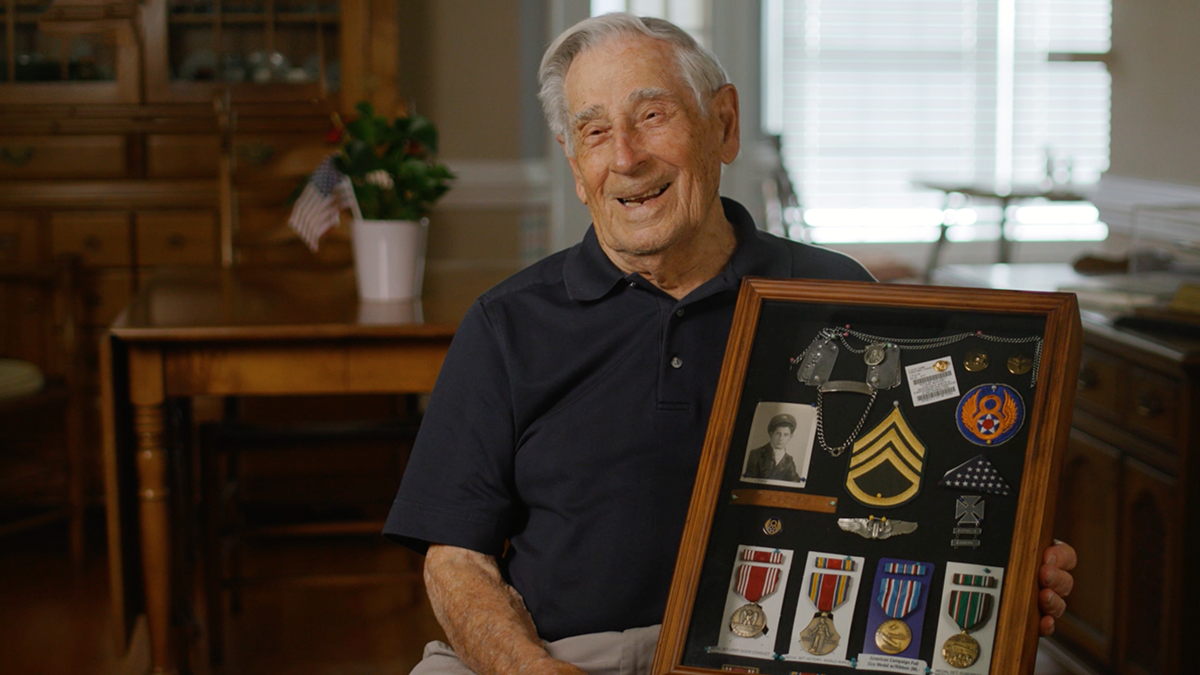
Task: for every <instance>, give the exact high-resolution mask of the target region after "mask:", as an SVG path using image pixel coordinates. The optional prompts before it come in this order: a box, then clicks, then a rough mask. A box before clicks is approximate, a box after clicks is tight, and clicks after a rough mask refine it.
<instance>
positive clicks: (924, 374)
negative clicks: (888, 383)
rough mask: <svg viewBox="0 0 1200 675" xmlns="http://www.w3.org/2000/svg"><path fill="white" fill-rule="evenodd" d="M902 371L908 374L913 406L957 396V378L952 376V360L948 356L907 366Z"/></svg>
mask: <svg viewBox="0 0 1200 675" xmlns="http://www.w3.org/2000/svg"><path fill="white" fill-rule="evenodd" d="M904 373H905V374H906V375H907V376H908V390H909V391H910V392H912V399H913V405H914V406H922V405H928V404H930V403H937V402H938V401H945V400H946V399H950V398H958V379H957V378H956V377H954V361H952V360H951V359H950V357H949V356H943V357H942V358H940V359H934V360H932V361H926V362H924V363H916V364H913V365H911V366H907V367H905V368H904Z"/></svg>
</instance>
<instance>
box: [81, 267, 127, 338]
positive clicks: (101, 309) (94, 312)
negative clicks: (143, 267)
mask: <svg viewBox="0 0 1200 675" xmlns="http://www.w3.org/2000/svg"><path fill="white" fill-rule="evenodd" d="M84 283H85V284H86V288H85V289H84V292H83V323H84V325H86V326H107V325H109V324H111V323H112V322H113V320H114V319H116V318H117V315H118V314H120V313H121V310H123V309H125V306H126V305H128V304H129V300H130V298H132V297H133V273H132V272H130V271H129V270H95V271H93V272H91V273H90V274H88V275H87V278H86V280H85V282H84Z"/></svg>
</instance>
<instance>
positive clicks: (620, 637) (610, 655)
mask: <svg viewBox="0 0 1200 675" xmlns="http://www.w3.org/2000/svg"><path fill="white" fill-rule="evenodd" d="M659 628H661V626H647V627H645V628H631V629H629V630H627V631H623V632H620V633H618V632H616V631H612V632H607V633H589V634H588V635H576V636H574V637H569V638H563V639H561V640H556V641H554V642H550V643H547V644H546V650H547V651H549V652H550V656H553V657H554V658H556V659H558V660H560V661H566V662H568V663H573V664H575V665H576V666H579V668H581V669H582V670H583V671H584V672H586V673H588V675H646V673H649V672H650V665H651V663H652V662H653V661H654V645H655V644H656V643H657V642H658V629H659ZM411 675H473V671H472V670H471V669H470V668H467V667H466V665H464V664H463V662H462V661H460V660H458V655H457V654H455V653H454V650H453V649H451V648H450V645H448V644H446V643H445V642H438V641H434V642H430V643H429V644H427V645H425V657H424V658H423V659H422V660H421V662H420V663H418V664H417V666H416V668H413V670H412V673H411Z"/></svg>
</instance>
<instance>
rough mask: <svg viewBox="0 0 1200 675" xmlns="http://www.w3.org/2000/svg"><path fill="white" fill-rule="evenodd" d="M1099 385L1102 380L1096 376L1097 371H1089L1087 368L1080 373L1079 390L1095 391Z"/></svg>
mask: <svg viewBox="0 0 1200 675" xmlns="http://www.w3.org/2000/svg"><path fill="white" fill-rule="evenodd" d="M1099 383H1100V378H1099V377H1097V376H1096V371H1094V370H1088V369H1087V368H1084V369H1083V370H1081V371H1079V388H1080V389H1081V390H1083V389H1095V388H1096V385H1097V384H1099Z"/></svg>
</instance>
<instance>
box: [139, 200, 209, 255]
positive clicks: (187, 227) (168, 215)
mask: <svg viewBox="0 0 1200 675" xmlns="http://www.w3.org/2000/svg"><path fill="white" fill-rule="evenodd" d="M137 251H138V264H139V265H142V266H145V267H156V266H159V265H193V266H195V265H200V266H204V265H216V264H217V215H216V214H215V213H208V212H204V211H158V212H153V213H139V214H137Z"/></svg>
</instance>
